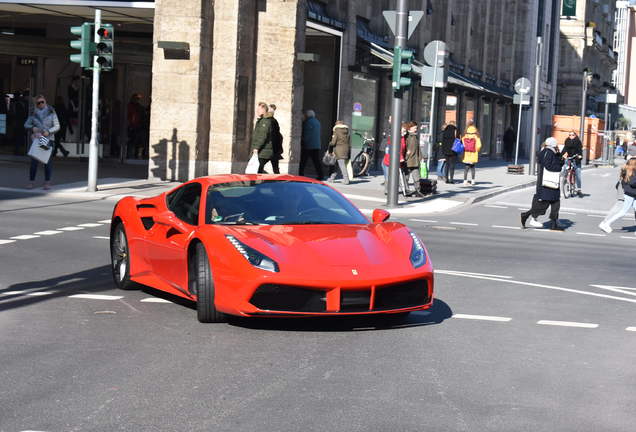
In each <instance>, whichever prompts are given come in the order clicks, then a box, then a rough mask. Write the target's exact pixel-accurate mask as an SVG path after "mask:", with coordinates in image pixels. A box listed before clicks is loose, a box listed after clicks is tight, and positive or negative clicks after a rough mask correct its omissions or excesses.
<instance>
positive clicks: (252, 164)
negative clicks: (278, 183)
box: [245, 153, 258, 174]
mask: <svg viewBox="0 0 636 432" xmlns="http://www.w3.org/2000/svg"><path fill="white" fill-rule="evenodd" d="M257 173H258V153H252V156H250V160H249V161H247V166H246V167H245V174H257Z"/></svg>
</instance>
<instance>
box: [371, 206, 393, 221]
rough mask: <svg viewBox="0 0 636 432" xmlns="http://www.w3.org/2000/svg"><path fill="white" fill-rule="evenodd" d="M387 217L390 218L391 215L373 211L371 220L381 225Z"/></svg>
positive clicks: (379, 210)
mask: <svg viewBox="0 0 636 432" xmlns="http://www.w3.org/2000/svg"><path fill="white" fill-rule="evenodd" d="M389 217H391V213H389V212H388V211H386V210H382V209H375V210H373V216H371V219H372V220H373V223H382V222H386V220H387V219H389Z"/></svg>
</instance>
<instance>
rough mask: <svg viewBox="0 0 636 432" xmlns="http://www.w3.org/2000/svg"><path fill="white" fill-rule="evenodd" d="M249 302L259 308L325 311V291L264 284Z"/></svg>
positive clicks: (287, 310) (288, 310)
mask: <svg viewBox="0 0 636 432" xmlns="http://www.w3.org/2000/svg"><path fill="white" fill-rule="evenodd" d="M250 303H251V304H253V305H254V306H256V307H257V308H259V309H263V310H271V311H286V312H325V311H326V309H327V301H326V293H325V291H320V290H312V289H307V288H304V287H296V286H289V285H275V284H265V285H261V286H260V287H258V288H257V289H256V291H255V292H254V294H253V295H252V298H251V299H250Z"/></svg>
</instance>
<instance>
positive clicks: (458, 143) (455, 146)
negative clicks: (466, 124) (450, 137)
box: [451, 138, 464, 154]
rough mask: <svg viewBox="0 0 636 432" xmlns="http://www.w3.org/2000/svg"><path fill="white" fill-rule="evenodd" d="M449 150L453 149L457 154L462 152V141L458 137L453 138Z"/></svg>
mask: <svg viewBox="0 0 636 432" xmlns="http://www.w3.org/2000/svg"><path fill="white" fill-rule="evenodd" d="M451 150H453V151H454V152H455V153H457V154H460V153H464V144H463V143H462V140H460V139H459V138H455V141H453V147H452V148H451Z"/></svg>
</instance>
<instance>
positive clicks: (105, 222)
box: [97, 219, 110, 224]
mask: <svg viewBox="0 0 636 432" xmlns="http://www.w3.org/2000/svg"><path fill="white" fill-rule="evenodd" d="M97 223H100V224H109V223H110V219H104V220H100V221H97Z"/></svg>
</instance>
